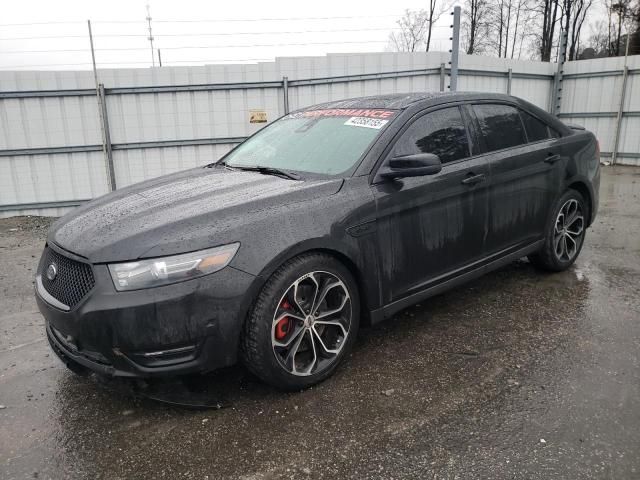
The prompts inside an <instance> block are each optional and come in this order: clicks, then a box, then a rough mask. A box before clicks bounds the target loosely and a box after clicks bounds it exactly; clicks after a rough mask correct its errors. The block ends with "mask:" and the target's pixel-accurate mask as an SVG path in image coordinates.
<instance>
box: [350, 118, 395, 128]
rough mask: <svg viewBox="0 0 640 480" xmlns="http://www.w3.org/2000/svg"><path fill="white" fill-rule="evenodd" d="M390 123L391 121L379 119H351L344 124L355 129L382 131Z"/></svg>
mask: <svg viewBox="0 0 640 480" xmlns="http://www.w3.org/2000/svg"><path fill="white" fill-rule="evenodd" d="M388 122H389V120H381V119H379V118H368V117H351V118H350V119H349V120H347V121H346V122H344V124H345V125H351V126H353V127H365V128H375V129H376V130H380V129H381V128H382V127H384V126H385V124H387V123H388Z"/></svg>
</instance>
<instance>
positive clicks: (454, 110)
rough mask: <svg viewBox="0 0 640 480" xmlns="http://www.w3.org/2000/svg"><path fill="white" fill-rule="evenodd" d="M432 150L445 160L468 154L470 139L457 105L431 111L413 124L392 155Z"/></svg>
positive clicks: (452, 159)
mask: <svg viewBox="0 0 640 480" xmlns="http://www.w3.org/2000/svg"><path fill="white" fill-rule="evenodd" d="M416 153H433V154H435V155H438V157H440V160H441V161H442V163H447V162H453V161H455V160H460V159H461V158H466V157H468V156H469V141H468V139H467V131H466V129H465V125H464V122H463V120H462V115H461V114H460V109H459V108H458V107H450V108H444V109H442V110H437V111H435V112H431V113H428V114H426V115H424V116H422V117H420V118H418V119H417V120H416V121H415V122H413V123H412V124H411V126H410V127H409V128H408V129H407V130H406V131H405V132H404V134H403V135H402V137H401V138H400V140H398V143H397V144H396V146H395V148H394V151H393V154H394V156H400V155H414V154H416Z"/></svg>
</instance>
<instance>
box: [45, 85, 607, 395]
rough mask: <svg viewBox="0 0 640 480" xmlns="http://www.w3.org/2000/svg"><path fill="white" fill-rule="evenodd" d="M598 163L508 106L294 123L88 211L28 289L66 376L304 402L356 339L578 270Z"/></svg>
mask: <svg viewBox="0 0 640 480" xmlns="http://www.w3.org/2000/svg"><path fill="white" fill-rule="evenodd" d="M599 168H600V167H599V147H598V143H597V141H596V139H595V138H594V136H593V134H591V133H590V132H588V131H586V130H584V129H582V128H579V127H569V126H567V125H565V124H563V123H561V122H560V121H558V120H557V119H556V118H555V117H553V116H550V115H549V114H547V113H546V112H544V111H543V110H541V109H539V108H537V107H535V106H533V105H531V104H529V103H527V102H525V101H523V100H520V99H517V98H515V97H511V96H505V95H495V94H480V93H457V94H441V93H439V94H431V93H425V94H406V95H388V96H377V97H366V98H357V99H351V100H343V101H336V102H331V103H327V104H323V105H317V106H313V107H309V108H306V109H303V110H300V111H297V112H294V113H291V114H289V115H286V116H284V117H283V118H281V119H279V120H278V121H276V122H273V123H272V124H270V125H268V126H267V127H265V128H264V129H262V130H260V131H259V132H258V133H256V134H255V135H253V136H252V137H250V138H249V139H248V140H246V141H245V142H244V143H242V144H240V145H238V146H237V147H236V148H234V149H233V150H232V151H231V152H229V153H228V154H227V155H226V156H224V157H223V158H222V159H220V160H219V161H217V162H215V163H212V164H210V165H206V166H205V167H200V168H195V169H192V170H187V171H184V172H181V173H177V174H171V175H167V176H164V177H160V178H156V179H153V180H149V181H146V182H143V183H139V184H137V185H133V186H130V187H127V188H123V189H121V190H117V191H115V192H113V193H110V194H108V195H105V196H103V197H101V198H98V199H96V200H94V201H92V202H89V203H87V204H85V205H83V206H82V207H80V208H78V209H76V210H74V211H73V212H71V213H70V214H68V215H67V216H65V217H63V218H61V219H60V220H58V221H57V222H56V223H55V224H54V225H53V226H52V228H51V230H50V232H49V236H48V240H47V245H46V247H45V250H44V253H43V255H42V259H41V261H40V265H39V267H38V272H37V277H36V298H37V301H38V305H39V308H40V311H41V312H42V314H43V315H44V317H45V319H46V329H47V336H48V339H49V342H50V343H51V346H52V347H53V349H54V351H55V352H56V353H57V354H58V356H59V357H60V358H61V359H62V360H63V361H64V362H65V363H66V364H67V365H68V366H69V367H70V368H72V369H74V370H78V369H81V370H86V369H90V370H93V371H96V372H99V373H102V374H107V375H114V376H127V377H146V376H154V375H175V374H186V373H196V372H206V371H210V370H213V369H216V368H220V367H223V366H227V365H231V364H233V363H235V362H236V361H238V360H241V361H242V362H243V363H244V364H245V365H246V366H247V367H248V368H249V369H250V370H251V371H252V372H254V373H255V374H256V375H257V376H258V377H260V378H261V379H263V380H264V381H265V382H268V383H270V384H272V385H275V386H277V387H280V388H284V389H299V388H304V387H307V386H309V385H312V384H314V383H316V382H319V381H321V380H323V379H324V378H326V377H328V376H329V375H331V374H332V373H333V372H334V370H335V369H336V367H337V366H338V364H339V363H340V362H341V360H342V359H343V358H344V357H345V356H346V355H347V353H348V352H349V350H350V349H351V346H352V345H353V342H354V341H355V338H356V335H357V333H358V327H360V326H361V325H365V324H372V323H376V322H379V321H381V320H383V319H385V318H389V317H390V316H392V315H393V314H394V313H395V312H398V311H399V310H401V309H403V308H405V307H407V306H409V305H411V304H413V303H415V302H418V301H421V300H424V299H425V298H427V297H430V296H432V295H435V294H437V293H439V292H442V291H443V290H445V289H448V288H451V287H453V286H455V285H458V284H460V283H461V282H464V281H467V280H469V279H472V278H475V277H478V276H479V275H482V274H483V273H485V272H487V271H489V270H492V269H495V268H498V267H500V266H501V265H504V264H506V263H507V262H511V261H513V260H515V259H518V258H520V257H523V256H528V257H529V259H530V260H531V262H532V263H534V264H535V265H537V266H539V267H541V268H543V269H546V270H551V271H560V270H564V269H566V268H568V267H569V266H570V265H571V264H572V263H573V262H574V261H575V259H576V257H577V256H578V254H579V253H580V249H581V247H582V244H583V241H584V237H585V232H586V229H587V227H588V226H589V225H590V224H591V223H592V222H593V219H594V217H595V215H596V210H597V206H598V187H599V181H600V170H599Z"/></svg>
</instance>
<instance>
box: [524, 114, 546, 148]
mask: <svg viewBox="0 0 640 480" xmlns="http://www.w3.org/2000/svg"><path fill="white" fill-rule="evenodd" d="M520 116H521V117H522V123H524V128H525V130H526V131H527V138H528V139H529V142H538V141H540V140H546V139H547V138H549V137H550V135H549V127H547V124H546V123H544V122H543V121H542V120H538V119H537V118H536V117H534V116H533V115H530V114H528V113H527V112H525V111H523V110H520Z"/></svg>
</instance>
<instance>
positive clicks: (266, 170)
mask: <svg viewBox="0 0 640 480" xmlns="http://www.w3.org/2000/svg"><path fill="white" fill-rule="evenodd" d="M225 166H226V167H227V168H233V169H236V170H246V171H248V172H260V173H262V174H263V175H276V176H279V177H284V178H288V179H290V180H300V175H298V174H297V173H293V172H289V171H287V170H282V169H281V168H275V167H261V166H259V165H256V166H255V167H246V166H238V165H225Z"/></svg>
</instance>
